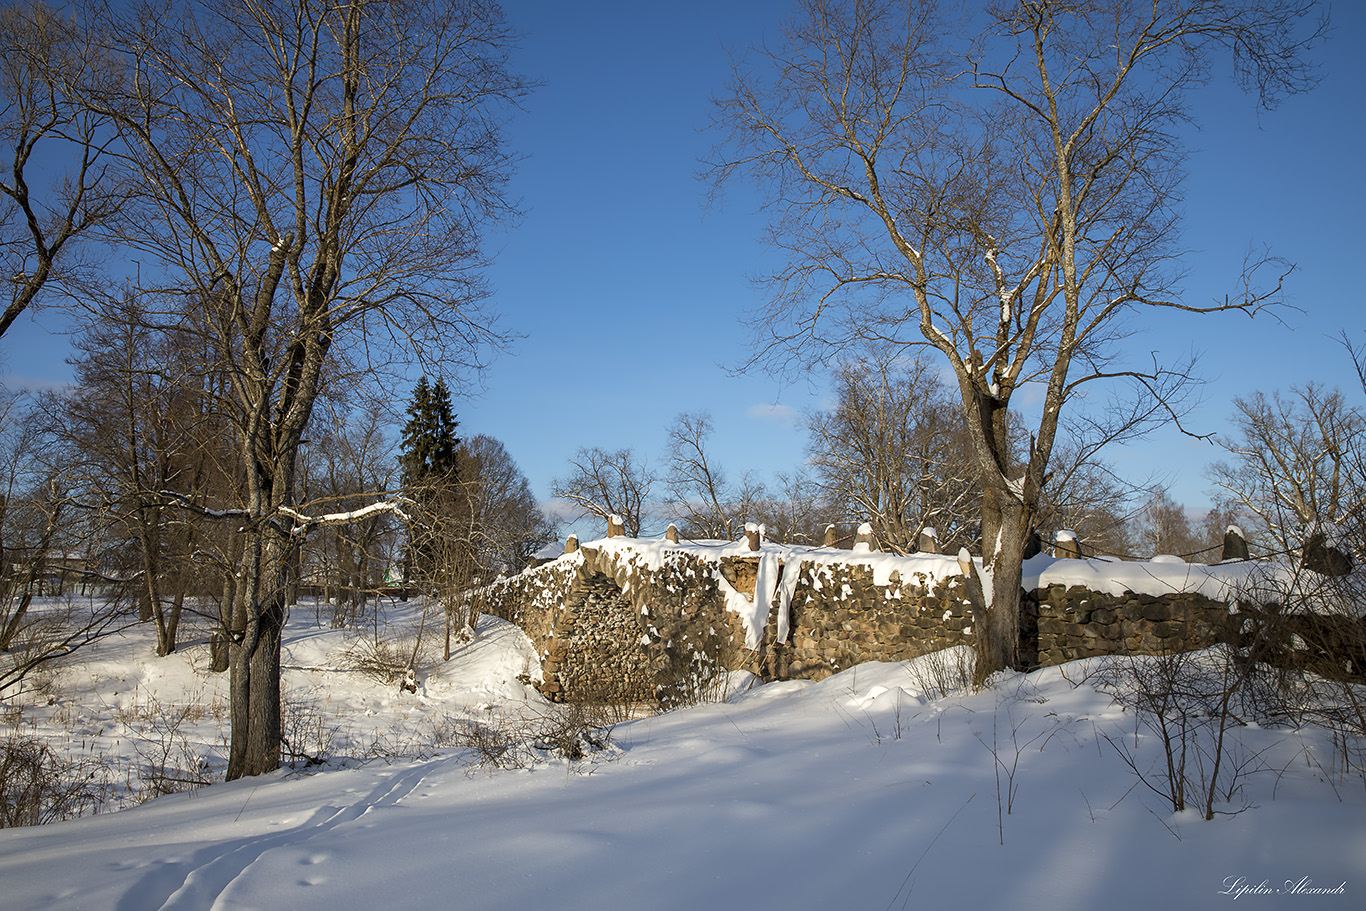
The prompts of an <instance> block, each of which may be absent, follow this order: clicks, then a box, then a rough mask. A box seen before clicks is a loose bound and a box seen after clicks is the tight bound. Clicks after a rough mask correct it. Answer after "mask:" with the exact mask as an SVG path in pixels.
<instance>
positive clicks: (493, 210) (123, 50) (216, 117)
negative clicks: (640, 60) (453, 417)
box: [82, 0, 525, 778]
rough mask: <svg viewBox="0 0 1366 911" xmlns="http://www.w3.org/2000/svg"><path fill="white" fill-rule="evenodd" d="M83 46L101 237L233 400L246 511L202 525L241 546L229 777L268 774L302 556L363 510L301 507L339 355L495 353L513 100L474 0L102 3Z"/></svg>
mask: <svg viewBox="0 0 1366 911" xmlns="http://www.w3.org/2000/svg"><path fill="white" fill-rule="evenodd" d="M92 29H93V31H94V33H96V34H99V35H101V36H103V37H104V40H105V41H106V43H107V45H108V48H107V53H108V54H109V55H110V56H111V58H112V59H113V61H114V67H113V69H114V70H116V72H117V75H116V77H109V78H95V79H91V80H88V81H87V82H86V83H85V84H84V85H83V87H82V89H83V95H84V101H85V103H86V104H87V105H88V106H89V107H90V108H91V109H92V110H94V111H96V112H97V113H98V114H99V115H101V116H103V117H107V118H110V119H111V120H112V121H113V122H114V124H115V125H116V127H117V129H118V131H119V134H120V136H121V138H122V141H123V142H124V143H125V144H126V145H127V146H128V147H129V148H130V150H131V151H130V152H129V154H128V155H127V157H126V159H125V166H126V167H127V168H128V169H129V170H130V171H131V172H132V174H133V176H134V178H135V182H136V185H137V187H138V192H137V194H136V195H135V196H134V197H133V198H132V199H131V200H130V201H129V204H128V205H125V206H124V207H123V208H122V209H121V211H120V213H119V216H120V217H119V218H118V220H117V222H116V224H115V226H114V227H115V229H116V231H117V234H118V237H119V239H120V241H121V242H122V243H123V244H125V245H126V246H127V247H128V248H130V249H132V250H137V251H141V252H142V254H143V256H144V257H148V258H150V259H153V260H155V261H156V263H157V265H158V266H159V267H160V269H161V270H162V271H161V274H160V275H152V274H148V272H151V271H152V270H151V269H150V264H148V265H149V268H148V269H147V270H146V271H145V272H144V274H143V276H142V283H143V284H144V285H145V286H147V288H145V289H144V290H152V291H159V292H163V293H167V294H170V293H172V292H174V293H176V294H177V295H178V296H179V300H180V302H181V304H180V307H179V308H178V310H177V312H175V313H173V314H167V318H169V319H174V320H175V321H176V322H177V323H178V324H180V325H182V326H184V327H186V328H187V331H190V332H193V333H195V334H197V335H198V336H199V337H201V338H203V339H204V340H205V342H206V346H207V347H208V349H209V350H211V352H212V354H213V357H214V359H215V360H214V363H213V365H212V367H213V368H214V369H216V370H220V371H222V373H223V375H224V376H225V377H226V378H227V382H228V385H227V388H226V389H225V390H224V391H225V395H224V397H223V400H222V401H220V402H218V403H217V407H218V410H220V411H221V412H222V413H223V414H225V415H228V416H229V417H230V420H231V421H232V423H233V426H234V430H235V444H236V447H237V457H238V465H239V468H240V470H241V472H242V477H243V481H244V497H243V501H242V502H241V503H240V504H223V507H222V508H219V509H218V510H217V512H218V514H224V513H228V514H232V515H234V519H233V521H235V522H238V523H240V527H242V529H243V532H242V540H241V548H242V550H241V554H240V557H239V558H238V560H237V566H236V570H237V585H236V590H235V592H234V597H235V598H236V601H237V607H236V608H235V609H238V610H240V611H241V613H242V615H243V617H244V618H245V620H244V623H243V625H242V627H241V632H240V633H239V634H236V635H235V636H234V639H233V642H232V643H231V645H230V649H229V650H230V653H231V664H232V682H231V703H232V743H231V753H230V757H229V768H228V777H229V778H238V777H241V776H243V775H254V774H260V773H263V772H268V771H271V770H272V769H275V768H276V767H277V766H278V764H279V757H280V717H281V716H280V711H281V710H280V673H279V670H280V669H279V661H280V635H281V627H282V623H283V620H284V611H285V601H286V597H287V594H288V592H289V590H290V588H291V578H292V575H293V573H294V572H295V570H296V567H297V561H296V559H295V553H296V548H297V546H298V542H299V541H300V540H301V539H302V537H303V536H304V535H305V534H306V533H307V532H308V531H310V530H312V529H315V528H319V527H323V526H325V525H329V524H337V523H338V522H343V521H351V520H354V519H358V518H364V517H365V516H366V515H369V514H370V512H371V511H372V510H370V508H368V507H367V509H366V510H362V511H357V513H358V514H344V515H328V516H315V517H310V516H306V515H304V514H302V513H300V512H299V510H298V509H296V508H295V497H296V483H295V480H296V479H295V473H296V462H297V458H298V453H299V448H300V445H301V441H302V440H303V439H304V436H305V432H306V429H307V427H308V425H309V419H310V417H311V416H312V413H313V408H314V404H315V402H316V401H317V397H318V394H319V390H320V387H321V383H322V380H323V377H324V375H325V371H326V368H327V366H328V365H329V364H330V363H333V362H334V360H335V359H336V358H338V357H341V356H345V355H351V354H354V355H355V356H357V357H358V359H361V360H364V361H366V362H367V363H370V364H372V365H382V364H383V363H384V361H385V359H386V358H388V357H390V356H391V355H394V356H397V355H401V354H416V355H417V356H419V357H443V358H445V360H446V362H447V363H448V364H450V365H451V366H452V367H455V366H458V365H461V364H464V365H473V364H476V363H477V360H478V356H479V352H480V350H481V348H482V347H483V346H484V345H486V344H487V343H496V342H497V341H498V338H497V336H496V335H494V334H493V332H492V330H491V328H490V323H489V322H488V319H487V318H486V317H485V316H484V315H483V314H482V313H481V312H480V310H479V308H478V302H479V301H480V299H481V297H482V294H483V291H482V285H481V268H480V267H481V266H482V265H483V259H482V257H481V256H480V254H479V249H478V239H479V232H480V228H481V227H482V226H483V225H484V224H485V223H487V222H488V221H489V220H491V219H498V218H502V217H504V216H506V215H508V214H510V210H509V207H508V204H507V200H506V198H505V196H504V192H503V190H504V183H505V179H506V176H507V173H508V164H509V162H508V157H507V155H506V154H505V152H504V149H503V145H502V142H501V135H500V128H501V126H502V123H503V121H504V119H505V115H506V112H507V109H508V104H509V102H512V101H514V100H515V99H516V98H517V97H518V96H519V95H521V94H522V93H523V91H524V90H525V84H524V83H523V82H522V81H521V80H520V79H519V78H517V77H515V76H513V75H511V74H510V73H509V72H508V69H507V66H506V62H507V61H506V55H507V52H508V49H509V47H510V44H511V41H512V38H513V36H512V35H511V33H510V32H509V30H508V29H507V27H506V25H505V24H504V22H503V19H502V16H501V12H500V10H499V9H498V7H497V6H496V5H494V4H493V3H491V2H485V0H449V2H445V0H430V2H428V0H397V2H385V3H380V2H374V0H343V2H340V3H322V2H318V0H266V2H264V3H257V2H251V3H248V2H237V0H230V2H227V3H222V4H219V3H214V4H208V3H202V4H201V3H190V4H184V5H176V6H173V7H172V6H167V5H135V6H132V7H128V8H124V7H113V6H112V5H106V6H102V7H99V8H98V9H97V10H96V12H95V15H94V22H93V23H92ZM96 75H100V74H96ZM157 285H160V287H156V286H157ZM391 507H392V504H390V508H391ZM375 508H379V507H378V506H377V507H375Z"/></svg>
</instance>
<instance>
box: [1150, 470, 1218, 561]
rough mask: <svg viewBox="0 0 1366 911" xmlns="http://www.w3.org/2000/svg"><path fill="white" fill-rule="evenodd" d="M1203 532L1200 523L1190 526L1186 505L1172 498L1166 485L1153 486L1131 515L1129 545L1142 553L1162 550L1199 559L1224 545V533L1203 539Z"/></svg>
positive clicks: (1178, 555)
mask: <svg viewBox="0 0 1366 911" xmlns="http://www.w3.org/2000/svg"><path fill="white" fill-rule="evenodd" d="M1203 532H1204V530H1203V528H1202V527H1193V526H1192V523H1191V520H1190V517H1189V516H1187V515H1186V507H1184V506H1182V505H1181V504H1180V503H1177V502H1176V501H1175V500H1173V499H1172V498H1171V494H1170V493H1168V492H1167V489H1166V488H1165V487H1154V488H1153V489H1152V490H1151V491H1150V493H1149V496H1148V502H1147V503H1145V504H1144V505H1143V508H1142V509H1141V510H1140V511H1139V513H1138V515H1137V516H1136V517H1135V519H1134V522H1133V531H1132V533H1131V538H1132V541H1133V545H1132V546H1133V547H1135V548H1136V549H1137V551H1138V553H1139V554H1140V555H1142V556H1157V555H1160V554H1164V555H1169V556H1177V557H1182V558H1183V559H1191V558H1197V559H1198V558H1204V557H1206V556H1207V552H1211V553H1216V554H1217V552H1218V550H1219V549H1221V548H1222V547H1223V535H1222V534H1221V535H1220V536H1219V537H1218V538H1212V539H1209V540H1205V539H1204V538H1203ZM1215 559H1216V560H1217V559H1218V557H1217V556H1215ZM1201 562H1204V561H1203V560H1201Z"/></svg>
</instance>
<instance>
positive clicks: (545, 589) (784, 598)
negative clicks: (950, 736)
mask: <svg viewBox="0 0 1366 911" xmlns="http://www.w3.org/2000/svg"><path fill="white" fill-rule="evenodd" d="M1257 566H1258V564H1256V563H1224V564H1218V565H1213V566H1205V565H1200V564H1187V563H1184V562H1182V561H1180V560H1178V559H1176V558H1174V557H1172V558H1158V559H1157V560H1155V561H1151V562H1124V561H1118V560H1114V559H1111V558H1095V559H1079V558H1078V559H1069V558H1056V557H1050V556H1047V555H1040V556H1036V557H1033V558H1031V559H1030V560H1028V561H1027V562H1026V564H1025V579H1026V582H1025V588H1026V590H1025V597H1024V612H1023V617H1022V622H1021V626H1022V630H1021V650H1022V658H1023V660H1024V661H1026V662H1027V663H1028V664H1029V665H1030V666H1038V665H1051V664H1060V663H1062V662H1065V661H1069V660H1072V659H1074V658H1082V657H1089V656H1094V655H1102V654H1114V653H1135V654H1137V653H1149V654H1151V653H1158V652H1163V651H1171V650H1174V649H1188V648H1199V647H1204V646H1207V645H1210V644H1212V643H1214V642H1216V641H1220V640H1221V639H1225V638H1227V637H1229V636H1231V635H1235V634H1236V632H1235V631H1236V629H1237V627H1238V625H1239V623H1241V622H1242V621H1241V619H1240V618H1239V616H1238V613H1237V607H1236V601H1235V599H1234V595H1233V594H1232V593H1233V592H1236V591H1238V590H1239V589H1240V588H1242V587H1243V586H1245V585H1246V584H1247V582H1248V580H1249V575H1250V573H1251V572H1252V571H1253V570H1254V568H1255V567H1257ZM481 595H482V597H483V598H484V599H485V601H484V603H483V604H481V605H480V609H481V610H483V611H484V612H486V613H492V614H496V615H498V616H502V617H504V618H506V619H509V620H511V621H513V622H514V623H517V624H518V625H519V626H521V628H522V629H523V630H525V631H526V632H527V634H528V635H529V636H530V637H531V639H532V642H533V643H534V644H535V647H536V650H537V653H538V654H539V655H540V656H541V661H542V666H541V676H542V679H541V681H539V683H538V685H539V687H540V688H541V691H542V692H543V693H545V694H546V695H547V696H549V697H550V698H552V699H555V700H557V701H566V700H567V701H577V700H585V701H607V702H618V703H621V704H639V703H650V702H657V703H659V704H661V705H663V706H665V707H667V706H669V705H671V704H677V703H679V702H687V701H692V700H695V699H696V698H699V697H700V696H701V695H702V691H703V690H705V689H706V688H707V687H709V686H711V685H713V684H714V683H715V681H717V680H718V679H719V675H720V672H722V671H724V670H737V669H744V670H749V671H752V672H753V673H755V674H757V675H759V676H760V677H763V678H765V679H786V678H807V679H820V678H822V677H825V676H827V675H829V674H832V673H834V672H836V671H839V670H842V669H844V668H847V667H850V666H853V665H855V664H859V663H862V662H865V661H899V660H903V659H906V658H912V657H916V656H918V655H922V654H925V653H927V652H931V651H936V650H938V649H942V648H945V647H948V646H952V645H962V644H967V645H970V644H972V642H973V635H972V617H971V609H970V606H969V604H968V602H967V599H966V598H965V596H964V584H963V576H962V571H961V570H960V568H959V566H958V563H957V561H956V559H955V558H952V557H947V556H941V555H938V554H928V553H922V554H912V555H908V556H897V555H891V554H884V553H879V552H877V551H874V550H870V549H869V547H868V545H866V544H862V545H856V546H855V549H854V550H852V551H850V550H837V549H835V548H833V547H805V546H786V545H777V544H771V543H768V542H760V541H758V540H757V536H755V537H754V538H751V540H749V541H745V540H741V541H738V542H724V541H700V542H676V541H673V540H669V539H634V538H625V537H619V536H618V537H609V538H604V539H602V540H598V541H593V542H590V543H586V544H584V545H583V546H582V547H578V546H577V542H576V541H575V540H574V539H573V538H571V539H570V542H569V545H568V547H567V552H566V553H565V555H564V556H562V557H560V558H558V559H556V560H553V561H551V562H548V563H545V564H543V565H541V566H538V567H535V568H533V569H528V570H526V571H524V572H522V573H520V574H518V575H516V576H513V577H510V578H505V579H502V580H499V581H498V582H497V583H494V584H493V585H492V586H489V587H488V588H487V589H484V590H483V591H482V592H481ZM1230 605H1233V607H1231V606H1230Z"/></svg>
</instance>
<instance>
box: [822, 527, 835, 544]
mask: <svg viewBox="0 0 1366 911" xmlns="http://www.w3.org/2000/svg"><path fill="white" fill-rule="evenodd" d="M822 546H824V547H838V546H839V533H838V532H836V531H835V526H833V525H827V526H825V541H824V542H822Z"/></svg>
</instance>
